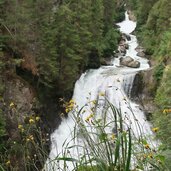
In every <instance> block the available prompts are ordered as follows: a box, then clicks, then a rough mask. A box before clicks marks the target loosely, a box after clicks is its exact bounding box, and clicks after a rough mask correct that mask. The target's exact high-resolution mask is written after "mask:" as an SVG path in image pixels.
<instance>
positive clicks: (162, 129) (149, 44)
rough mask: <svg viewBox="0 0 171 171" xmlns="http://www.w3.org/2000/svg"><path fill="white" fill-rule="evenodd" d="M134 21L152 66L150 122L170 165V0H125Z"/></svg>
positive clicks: (170, 166)
mask: <svg viewBox="0 0 171 171" xmlns="http://www.w3.org/2000/svg"><path fill="white" fill-rule="evenodd" d="M128 6H129V7H130V8H131V9H132V10H133V11H134V13H135V15H136V17H137V21H138V27H137V30H136V32H137V34H138V37H139V40H140V42H141V43H142V45H143V46H144V47H145V49H146V54H148V55H150V56H149V58H150V60H151V62H152V64H153V66H152V67H154V70H153V76H154V79H155V80H156V85H153V90H152V91H154V93H153V94H154V97H153V98H154V103H155V105H156V106H157V109H156V111H155V112H154V113H153V119H152V120H153V122H154V125H155V126H156V127H158V128H159V131H158V133H157V136H158V138H159V139H160V140H161V141H162V143H163V144H164V146H163V147H162V148H163V150H164V153H165V154H166V158H167V160H168V162H167V164H168V165H169V168H170V169H171V165H170V162H169V161H170V159H171V158H170V156H171V141H170V140H171V131H170V125H171V77H170V76H171V2H170V1H169V0H150V1H149V0H148V1H147V0H141V1H140V0H128Z"/></svg>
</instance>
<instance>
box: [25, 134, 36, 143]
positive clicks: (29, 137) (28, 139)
mask: <svg viewBox="0 0 171 171" xmlns="http://www.w3.org/2000/svg"><path fill="white" fill-rule="evenodd" d="M33 140H34V137H33V135H30V136H28V137H27V139H26V141H27V142H29V141H33Z"/></svg>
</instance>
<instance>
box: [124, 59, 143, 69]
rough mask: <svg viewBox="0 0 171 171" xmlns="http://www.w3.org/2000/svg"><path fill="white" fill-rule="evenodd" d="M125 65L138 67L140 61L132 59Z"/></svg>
mask: <svg viewBox="0 0 171 171" xmlns="http://www.w3.org/2000/svg"><path fill="white" fill-rule="evenodd" d="M127 66H128V67H131V68H139V67H140V62H139V61H135V60H134V61H132V62H130V63H128V65H127Z"/></svg>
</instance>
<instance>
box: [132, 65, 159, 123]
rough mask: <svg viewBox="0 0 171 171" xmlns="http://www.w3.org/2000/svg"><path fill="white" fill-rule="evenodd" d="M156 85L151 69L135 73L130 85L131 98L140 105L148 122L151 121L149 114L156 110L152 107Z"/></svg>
mask: <svg viewBox="0 0 171 171" xmlns="http://www.w3.org/2000/svg"><path fill="white" fill-rule="evenodd" d="M156 84H157V83H156V81H155V80H154V77H153V69H151V68H150V69H148V70H145V71H141V72H139V73H137V74H136V76H135V78H134V81H133V85H132V91H131V98H132V99H133V100H136V101H137V100H138V101H139V102H140V103H141V105H142V108H143V110H144V111H145V114H146V117H147V119H148V120H150V119H151V114H152V113H153V112H154V111H155V109H156V106H155V105H154V96H155V90H156Z"/></svg>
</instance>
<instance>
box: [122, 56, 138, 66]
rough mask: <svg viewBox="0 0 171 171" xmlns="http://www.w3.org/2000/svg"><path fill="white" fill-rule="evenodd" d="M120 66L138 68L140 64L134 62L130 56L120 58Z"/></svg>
mask: <svg viewBox="0 0 171 171" xmlns="http://www.w3.org/2000/svg"><path fill="white" fill-rule="evenodd" d="M120 65H124V66H127V67H131V68H139V67H140V62H139V61H136V60H134V59H133V58H131V57H130V56H127V57H125V58H124V57H121V58H120Z"/></svg>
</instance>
